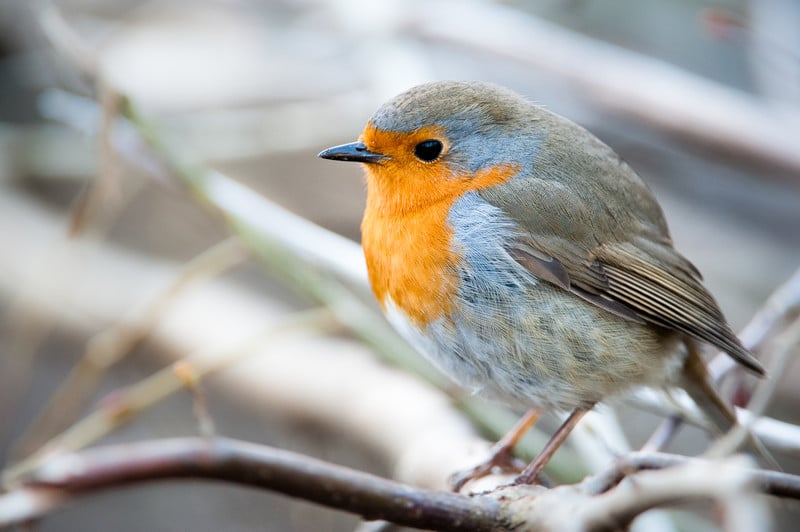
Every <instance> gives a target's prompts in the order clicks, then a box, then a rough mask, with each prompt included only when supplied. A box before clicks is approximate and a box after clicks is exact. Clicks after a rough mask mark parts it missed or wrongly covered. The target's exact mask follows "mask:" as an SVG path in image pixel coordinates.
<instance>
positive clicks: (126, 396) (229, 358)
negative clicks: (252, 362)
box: [2, 309, 333, 485]
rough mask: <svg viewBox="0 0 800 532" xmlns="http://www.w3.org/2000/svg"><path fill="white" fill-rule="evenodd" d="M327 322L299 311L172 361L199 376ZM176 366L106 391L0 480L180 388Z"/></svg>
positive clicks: (323, 314) (12, 479) (324, 316)
mask: <svg viewBox="0 0 800 532" xmlns="http://www.w3.org/2000/svg"><path fill="white" fill-rule="evenodd" d="M332 321H333V320H332V318H331V314H330V312H329V311H328V310H327V309H322V310H310V311H306V312H301V313H298V314H296V315H293V316H290V317H288V318H286V319H285V320H284V321H282V322H280V323H278V324H271V325H269V326H268V327H267V328H266V329H262V331H261V332H259V333H258V334H255V335H254V336H252V337H250V338H247V339H246V340H245V341H242V342H241V343H240V344H239V345H237V346H236V347H234V348H230V349H226V350H225V351H223V352H221V353H216V354H211V355H209V354H205V355H197V354H196V355H195V356H190V357H187V358H185V359H183V360H181V361H178V362H176V363H175V364H179V365H188V366H189V367H191V368H192V369H193V372H194V375H195V376H196V378H198V379H199V378H202V377H206V376H208V375H209V374H211V373H213V372H216V371H219V370H222V369H224V368H227V367H229V366H230V365H231V364H232V363H233V362H235V361H237V360H240V359H241V358H242V357H245V356H247V355H249V354H251V353H253V352H254V351H255V350H257V349H258V348H263V346H264V345H265V344H266V343H267V342H268V341H270V340H274V339H275V337H276V336H278V335H280V334H282V333H283V334H285V333H289V332H298V331H302V332H304V333H309V332H310V331H317V330H323V329H326V328H329V327H331V326H332ZM175 364H172V365H170V366H168V367H166V368H164V369H162V370H160V371H158V372H156V373H154V374H153V375H151V376H149V377H147V378H145V379H143V380H141V381H139V382H138V383H136V384H134V385H132V386H130V387H128V388H126V389H124V390H120V391H118V392H116V393H114V394H111V395H110V396H109V399H108V400H107V401H105V402H104V403H103V404H101V405H100V407H99V408H98V409H97V410H95V411H94V412H92V413H91V414H89V415H88V416H86V417H85V418H83V419H82V420H80V421H78V422H77V423H75V424H73V425H72V426H70V427H69V428H68V429H67V430H65V431H64V432H62V433H61V434H59V435H58V436H56V437H54V438H52V439H50V440H49V441H48V442H47V443H46V444H44V445H43V446H42V447H41V448H40V449H39V450H38V451H36V452H34V453H33V454H32V455H31V456H30V457H28V458H26V459H25V460H22V461H20V462H18V463H16V464H14V465H13V466H11V467H9V468H8V469H6V470H5V471H4V472H3V476H2V482H3V484H4V485H11V484H14V483H16V482H18V481H19V479H20V478H21V477H22V476H23V475H25V474H26V473H28V472H29V471H31V470H33V469H35V468H37V467H39V465H40V464H41V463H42V462H43V460H45V459H46V458H47V456H48V455H50V454H52V453H54V452H70V451H75V450H78V449H81V448H83V447H86V446H87V445H90V444H92V443H94V442H95V441H97V440H98V439H100V438H101V437H103V436H105V435H107V434H108V433H110V432H111V431H113V430H114V429H116V428H117V427H119V426H121V425H123V424H125V423H127V422H128V421H130V420H131V418H132V417H133V416H134V415H136V414H138V413H140V412H142V411H144V410H146V409H147V408H149V407H151V406H152V405H154V404H156V403H158V402H160V401H162V400H163V399H164V398H166V397H168V396H170V395H172V394H174V393H175V392H177V391H179V390H181V389H182V388H183V387H184V385H185V382H184V380H183V379H182V378H181V377H180V375H178V374H176V372H175Z"/></svg>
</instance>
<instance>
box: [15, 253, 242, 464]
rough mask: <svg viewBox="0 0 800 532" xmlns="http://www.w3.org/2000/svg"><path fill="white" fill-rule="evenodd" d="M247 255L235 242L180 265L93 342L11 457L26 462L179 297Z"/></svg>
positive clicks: (58, 429)
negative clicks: (154, 291) (153, 292)
mask: <svg viewBox="0 0 800 532" xmlns="http://www.w3.org/2000/svg"><path fill="white" fill-rule="evenodd" d="M246 255H247V253H246V252H245V250H244V248H243V247H242V245H241V244H240V243H239V242H238V241H237V240H236V239H235V238H229V239H226V240H224V241H222V242H220V243H218V244H216V245H214V246H212V247H210V248H208V249H207V250H205V251H203V252H202V253H200V254H199V255H197V256H196V257H194V258H193V259H191V260H190V261H189V262H187V263H186V264H184V265H183V266H182V267H181V270H180V271H179V272H178V273H177V274H176V275H175V277H174V278H173V279H172V281H171V282H170V283H169V284H168V285H167V286H166V287H165V288H164V289H163V290H161V291H159V292H158V294H156V296H155V297H153V298H152V299H150V300H149V301H148V302H147V303H146V304H145V305H144V306H143V307H142V308H137V309H135V310H133V311H132V312H131V313H130V314H129V315H128V316H126V317H124V318H122V319H121V320H120V321H119V322H117V323H116V324H114V325H112V326H111V327H109V328H108V329H105V330H103V331H101V332H99V333H97V334H95V335H94V336H92V338H90V339H89V341H88V342H87V344H86V348H85V351H84V354H83V356H82V357H81V359H80V360H78V362H77V364H76V365H75V367H74V368H73V369H72V371H71V372H70V373H69V375H67V377H66V379H64V381H63V382H62V383H61V385H60V386H59V387H58V389H57V390H56V391H55V392H54V393H53V395H52V396H51V397H50V399H49V400H48V402H47V404H46V405H45V407H44V408H43V410H42V413H41V415H40V417H39V418H37V419H35V420H34V421H33V422H32V423H31V424H30V426H29V427H28V430H27V432H26V433H25V434H23V435H22V436H21V437H20V438H19V439H18V440H17V442H16V444H15V450H14V453H13V454H14V455H16V456H20V455H21V456H24V455H25V454H27V453H30V452H32V451H33V449H34V448H35V447H36V446H38V445H42V443H43V440H44V439H45V438H46V437H47V436H48V435H49V434H53V433H54V432H56V431H60V430H64V428H65V427H66V426H68V425H69V423H71V422H72V421H74V419H75V416H76V413H77V412H79V411H80V410H81V409H82V408H83V407H84V406H85V405H86V402H87V401H88V400H89V398H90V397H91V396H92V394H93V393H94V391H95V390H96V388H97V384H98V383H99V382H100V379H101V378H102V376H103V374H104V372H105V371H107V370H108V369H109V368H110V367H112V366H113V365H114V364H116V363H118V362H119V361H120V360H122V359H123V358H124V357H125V355H126V354H127V353H129V352H130V351H131V350H132V349H133V348H134V347H135V346H136V345H137V344H138V343H139V342H140V341H141V340H142V339H143V338H145V337H146V336H147V335H148V334H149V333H150V331H151V330H152V329H153V327H155V326H156V324H157V323H158V322H159V320H161V318H162V317H163V316H164V315H165V313H166V312H168V311H169V309H170V306H171V305H172V304H174V303H175V302H176V301H177V299H178V297H179V296H180V295H181V294H183V293H184V292H185V291H187V290H188V289H189V288H191V287H192V286H196V285H197V284H201V283H203V282H205V281H207V280H208V279H210V278H213V277H216V276H218V275H220V274H221V273H222V272H224V271H225V270H227V269H229V268H232V267H233V266H235V265H237V264H239V263H241V261H242V260H244V258H245V257H246Z"/></svg>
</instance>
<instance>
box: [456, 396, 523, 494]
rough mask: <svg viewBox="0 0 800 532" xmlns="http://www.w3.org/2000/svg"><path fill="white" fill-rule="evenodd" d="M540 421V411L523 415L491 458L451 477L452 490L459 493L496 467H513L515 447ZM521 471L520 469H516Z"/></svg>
mask: <svg viewBox="0 0 800 532" xmlns="http://www.w3.org/2000/svg"><path fill="white" fill-rule="evenodd" d="M538 419H539V411H538V410H536V409H535V408H531V409H530V410H528V411H527V412H525V415H523V416H522V417H521V418H520V420H519V421H517V423H516V425H514V426H513V427H512V428H511V430H509V431H508V432H507V433H506V435H505V436H503V437H502V438H501V439H500V440H499V441H498V442H497V443H495V444H494V445H493V446H492V448H491V449H490V450H489V458H488V459H487V460H486V461H485V462H483V463H481V464H478V465H477V466H475V467H473V468H472V469H468V470H466V471H459V472H457V473H454V474H453V476H451V477H450V488H451V489H452V490H453V491H455V492H458V491H460V490H461V488H462V487H464V484H466V483H467V482H469V481H470V480H475V479H478V478H481V477H485V476H486V475H488V474H489V473H491V472H492V469H493V468H495V467H506V468H512V467H513V455H512V453H513V452H514V447H516V446H517V444H518V443H519V441H520V440H521V439H522V437H523V436H525V434H526V433H527V432H528V431H529V430H530V429H531V427H533V426H534V425H535V424H536V420H538ZM516 470H517V471H519V469H516Z"/></svg>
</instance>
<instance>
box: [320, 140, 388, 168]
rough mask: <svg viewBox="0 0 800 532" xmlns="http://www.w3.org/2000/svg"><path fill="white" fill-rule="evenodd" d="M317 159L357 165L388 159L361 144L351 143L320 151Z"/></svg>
mask: <svg viewBox="0 0 800 532" xmlns="http://www.w3.org/2000/svg"><path fill="white" fill-rule="evenodd" d="M319 157H322V158H323V159H330V160H332V161H356V162H359V163H377V162H380V161H383V160H384V159H388V157H386V156H385V155H382V154H380V153H374V152H371V151H369V150H368V149H367V147H366V145H364V143H363V142H351V143H350V144H342V145H341V146H334V147H333V148H328V149H327V150H323V151H321V152H320V153H319Z"/></svg>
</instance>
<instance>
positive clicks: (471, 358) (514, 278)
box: [319, 81, 765, 489]
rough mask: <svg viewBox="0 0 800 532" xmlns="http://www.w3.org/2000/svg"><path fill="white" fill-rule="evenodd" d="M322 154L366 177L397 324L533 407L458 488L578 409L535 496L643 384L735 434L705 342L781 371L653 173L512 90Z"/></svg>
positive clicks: (433, 87)
mask: <svg viewBox="0 0 800 532" xmlns="http://www.w3.org/2000/svg"><path fill="white" fill-rule="evenodd" d="M319 156H320V157H322V158H324V159H330V160H335V161H351V162H358V163H361V164H362V165H363V168H364V170H365V176H366V185H367V187H366V188H367V199H366V207H365V211H364V216H363V220H362V223H361V234H362V247H363V250H364V255H365V259H366V264H367V271H368V276H369V281H370V284H371V287H372V291H373V293H374V295H375V297H376V298H377V300H378V303H379V304H380V306H381V308H382V309H383V311H384V313H385V315H386V317H387V319H388V320H389V322H390V323H391V324H392V325H393V326H394V327H395V328H396V329H397V330H398V332H400V333H401V335H402V336H404V337H405V338H406V339H407V340H408V341H409V342H410V343H411V344H412V345H413V346H414V347H416V348H417V350H419V351H420V352H421V353H422V354H423V355H424V356H426V357H427V358H428V359H429V360H430V361H431V362H432V363H433V365H434V366H436V367H437V368H438V369H439V370H440V371H442V372H443V373H444V374H446V375H447V376H449V377H450V378H451V379H452V380H453V381H455V382H456V383H457V384H458V385H460V386H461V387H463V388H464V389H465V390H467V391H468V392H470V393H474V394H478V395H481V396H483V397H486V398H487V399H490V400H495V401H498V402H501V403H505V404H507V405H510V406H512V407H515V408H517V409H522V408H524V409H526V410H527V414H526V415H525V417H523V418H522V420H521V421H520V423H519V424H518V426H517V427H516V428H515V430H513V431H512V432H510V433H509V434H508V435H506V437H504V438H503V439H502V440H500V442H498V444H497V445H496V446H495V447H494V448H493V452H492V456H491V457H490V459H489V460H488V461H487V462H486V463H485V464H482V465H480V466H478V467H476V468H474V469H472V470H470V471H468V472H467V474H466V475H462V476H461V477H460V478H457V480H456V481H455V482H454V486H453V487H454V488H455V489H459V488H460V487H461V486H463V484H464V483H465V482H466V481H467V480H470V479H472V478H475V477H477V476H481V475H484V474H486V473H487V472H489V471H490V470H491V467H493V466H494V465H496V464H501V463H507V460H508V457H509V455H510V452H511V449H512V448H513V445H514V444H515V443H516V441H517V440H518V439H519V437H520V436H521V434H522V433H523V432H524V430H526V429H527V428H528V427H529V426H531V425H532V424H533V423H534V422H535V421H536V419H537V418H538V416H539V414H540V413H542V412H545V411H555V412H570V415H569V417H567V419H566V421H565V422H564V423H563V424H562V426H561V427H559V429H558V430H557V431H556V432H555V434H554V435H553V437H552V438H551V440H550V442H548V444H547V446H546V447H545V448H544V449H543V450H542V452H541V453H540V454H539V456H538V457H537V458H536V459H535V460H534V461H533V462H531V463H530V464H529V465H528V466H527V468H525V470H524V471H522V473H521V474H520V476H519V477H517V482H518V483H531V482H534V481H535V480H536V479H537V477H538V475H539V473H540V472H541V470H542V468H543V467H544V465H545V464H546V463H547V461H548V460H549V459H550V457H551V456H552V454H553V453H555V451H556V450H557V449H558V447H559V446H560V445H561V443H563V441H564V440H565V439H566V437H567V435H568V434H569V432H570V431H571V430H572V429H573V428H574V426H575V425H576V424H577V423H578V421H579V420H580V419H581V417H582V416H583V415H584V414H585V413H586V412H587V411H589V410H591V409H592V408H593V407H594V405H596V404H597V403H599V402H602V401H604V400H607V399H609V398H612V397H615V396H618V395H620V394H623V393H625V392H626V391H629V390H631V389H632V388H635V387H641V386H646V387H653V388H659V389H666V388H683V389H685V390H686V391H687V392H688V394H689V396H690V397H691V398H692V399H693V401H694V402H695V403H696V404H697V406H698V407H699V408H700V410H701V411H702V412H703V413H704V414H705V415H706V417H707V418H709V421H710V423H711V425H712V426H713V427H714V428H715V429H716V430H718V431H720V432H722V431H725V430H728V429H729V428H731V427H732V426H734V425H735V424H736V416H735V413H734V411H733V409H732V407H731V406H729V405H728V404H727V403H726V402H725V400H724V399H722V397H721V396H720V394H719V393H718V392H717V390H716V389H715V387H714V385H713V383H712V381H711V379H710V377H709V374H708V372H707V370H706V367H705V363H704V361H703V359H702V351H703V347H704V346H705V345H710V346H713V347H716V348H718V349H720V350H721V351H724V352H726V353H727V354H728V355H730V356H731V357H733V358H734V359H735V360H736V361H737V362H738V363H740V364H741V365H742V366H744V367H745V368H746V369H748V370H749V371H750V372H752V373H753V374H755V375H757V376H764V375H765V371H764V368H763V367H762V365H761V363H760V362H759V361H758V360H757V359H756V358H755V357H754V356H753V355H752V353H750V352H749V351H748V350H747V349H746V348H745V347H744V346H743V345H742V343H741V342H740V340H739V339H738V338H737V337H736V335H735V333H734V332H733V331H732V329H731V327H730V325H729V324H728V322H727V320H726V318H725V317H724V315H723V313H722V311H721V310H720V308H719V305H718V304H717V302H716V301H715V299H714V298H713V296H712V295H711V294H710V293H709V291H708V290H707V289H706V288H705V287H704V285H703V281H702V276H701V274H700V272H699V271H698V270H697V268H696V267H695V266H694V265H693V264H692V263H691V262H689V260H687V259H686V258H685V257H684V256H683V255H681V254H680V253H679V252H678V251H676V249H675V248H674V246H673V242H672V239H671V236H670V233H669V229H668V227H667V223H666V220H665V217H664V214H663V211H662V209H661V207H660V206H659V204H658V202H657V200H656V198H655V197H654V195H653V193H652V192H651V190H650V189H649V188H648V186H647V185H646V184H645V183H644V182H643V181H642V179H641V178H640V177H639V176H638V175H637V173H636V172H635V171H634V170H633V169H632V168H631V167H630V166H629V165H628V164H627V163H626V162H625V161H624V160H623V159H622V158H620V156H618V155H617V154H616V153H615V152H614V151H613V150H612V149H611V148H610V147H609V146H607V145H606V144H605V143H603V142H602V141H601V140H599V139H598V138H597V137H596V136H595V135H593V134H592V133H590V132H589V131H587V130H586V129H585V128H583V127H581V126H580V125H578V124H576V123H574V122H572V121H570V120H569V119H567V118H564V117H562V116H560V115H558V114H556V113H553V112H550V111H549V110H547V109H545V108H544V107H541V106H539V105H536V104H534V103H532V102H530V101H529V100H527V99H526V98H524V97H522V96H520V95H519V94H517V93H515V92H514V91H512V90H510V89H507V88H505V87H502V86H499V85H496V84H492V83H487V82H480V81H435V82H430V83H425V84H422V85H418V86H416V87H413V88H411V89H409V90H407V91H405V92H403V93H401V94H399V95H398V96H395V97H394V98H392V99H390V100H389V101H387V102H386V103H384V104H383V105H381V106H380V107H379V108H378V110H377V111H375V113H374V114H373V115H372V117H371V118H370V119H369V120H368V122H367V124H366V126H365V128H364V130H363V132H362V133H361V135H360V136H359V137H358V140H357V141H355V142H351V143H348V144H343V145H339V146H334V147H332V148H328V149H326V150H324V151H322V152H321V153H320V154H319Z"/></svg>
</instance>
